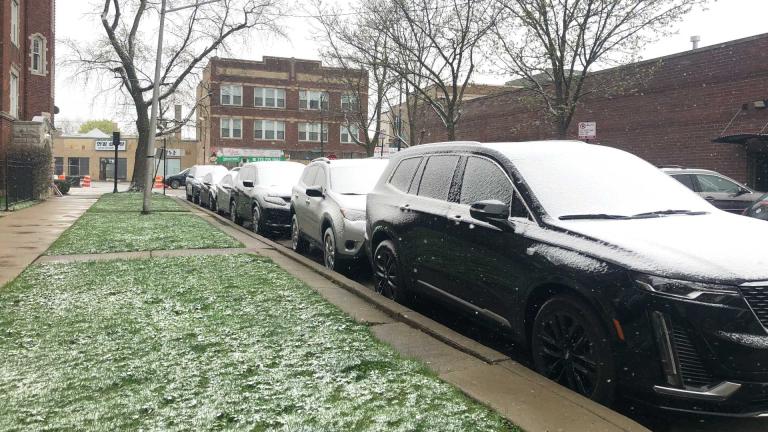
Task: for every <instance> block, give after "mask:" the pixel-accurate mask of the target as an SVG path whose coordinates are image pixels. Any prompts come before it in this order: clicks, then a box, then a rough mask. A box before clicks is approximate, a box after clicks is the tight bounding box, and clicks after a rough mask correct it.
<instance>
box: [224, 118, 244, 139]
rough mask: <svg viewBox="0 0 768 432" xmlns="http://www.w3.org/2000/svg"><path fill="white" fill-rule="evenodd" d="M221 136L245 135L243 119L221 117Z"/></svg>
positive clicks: (236, 136) (238, 136)
mask: <svg viewBox="0 0 768 432" xmlns="http://www.w3.org/2000/svg"><path fill="white" fill-rule="evenodd" d="M221 137H222V138H236V139H240V138H242V137H243V120H242V119H239V118H231V117H222V118H221Z"/></svg>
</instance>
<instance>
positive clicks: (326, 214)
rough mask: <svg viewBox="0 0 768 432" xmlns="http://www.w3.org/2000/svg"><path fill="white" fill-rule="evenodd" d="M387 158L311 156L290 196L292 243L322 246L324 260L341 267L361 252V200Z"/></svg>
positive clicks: (302, 246)
mask: <svg viewBox="0 0 768 432" xmlns="http://www.w3.org/2000/svg"><path fill="white" fill-rule="evenodd" d="M388 162H389V161H388V160H385V159H345V160H328V159H325V158H321V159H315V160H314V161H312V163H310V164H309V165H307V167H306V168H304V172H303V174H302V176H301V179H300V180H299V183H298V184H297V185H295V186H294V187H293V192H292V194H291V214H292V217H291V243H292V246H293V250H295V251H297V252H304V251H305V250H307V249H308V248H309V246H316V247H319V248H321V249H322V250H323V263H324V264H325V266H326V267H328V268H329V269H331V270H339V269H342V268H344V266H347V265H349V264H351V263H352V261H355V260H358V259H360V258H361V257H362V256H363V254H364V253H365V252H364V251H365V248H363V246H364V243H365V201H366V197H367V195H368V192H370V190H371V189H373V187H374V186H375V185H376V182H377V181H378V180H379V177H380V176H381V173H382V172H383V171H384V169H385V168H386V167H387V163H388Z"/></svg>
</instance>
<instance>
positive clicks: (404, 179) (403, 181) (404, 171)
mask: <svg viewBox="0 0 768 432" xmlns="http://www.w3.org/2000/svg"><path fill="white" fill-rule="evenodd" d="M419 162H421V158H419V157H415V158H410V159H405V160H402V161H400V164H399V165H397V168H395V172H394V173H392V177H391V178H390V179H389V184H391V185H392V186H394V187H395V188H397V189H399V190H401V191H403V192H407V191H408V186H410V185H411V181H412V180H413V176H414V175H416V169H417V168H418V167H419Z"/></svg>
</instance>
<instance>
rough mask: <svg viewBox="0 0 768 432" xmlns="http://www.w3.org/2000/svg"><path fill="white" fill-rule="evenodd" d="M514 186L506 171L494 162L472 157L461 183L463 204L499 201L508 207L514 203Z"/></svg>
mask: <svg viewBox="0 0 768 432" xmlns="http://www.w3.org/2000/svg"><path fill="white" fill-rule="evenodd" d="M512 191H513V189H512V184H511V183H510V181H509V178H508V177H507V175H506V174H505V173H504V171H502V170H501V168H499V166H498V165H496V164H495V163H493V162H492V161H490V160H488V159H484V158H479V157H470V158H469V159H468V160H467V166H466V168H465V169H464V178H463V180H462V182H461V195H460V196H459V202H460V203H461V204H472V203H474V202H478V201H485V200H499V201H501V202H503V203H505V204H507V205H509V204H510V203H511V202H512Z"/></svg>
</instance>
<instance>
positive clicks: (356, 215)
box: [341, 208, 365, 221]
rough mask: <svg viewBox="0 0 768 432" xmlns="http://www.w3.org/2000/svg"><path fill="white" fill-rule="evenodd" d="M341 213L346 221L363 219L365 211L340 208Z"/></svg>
mask: <svg viewBox="0 0 768 432" xmlns="http://www.w3.org/2000/svg"><path fill="white" fill-rule="evenodd" d="M341 215H342V216H344V219H346V220H348V221H361V220H365V212H364V211H362V210H352V209H345V208H343V209H341Z"/></svg>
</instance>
